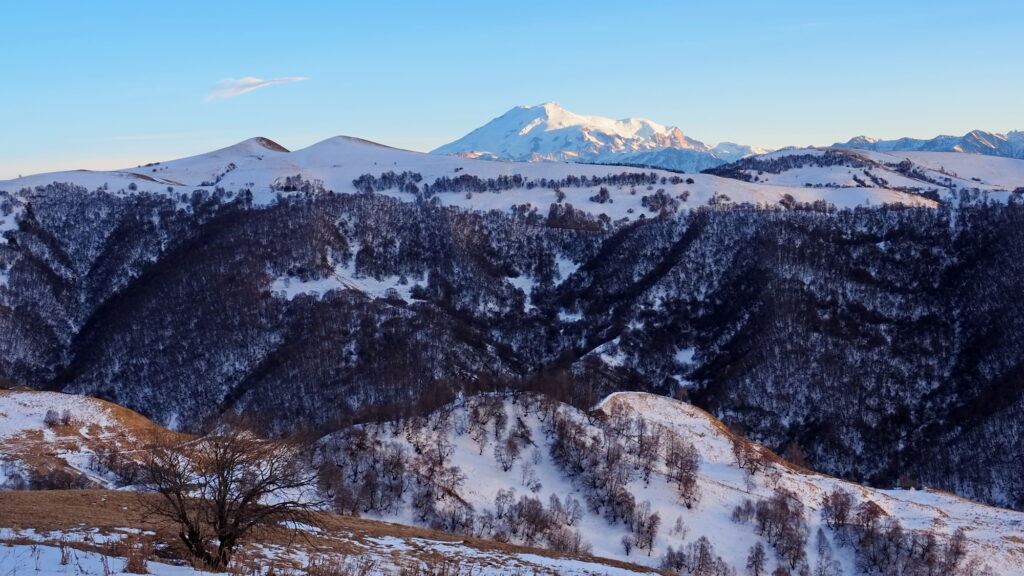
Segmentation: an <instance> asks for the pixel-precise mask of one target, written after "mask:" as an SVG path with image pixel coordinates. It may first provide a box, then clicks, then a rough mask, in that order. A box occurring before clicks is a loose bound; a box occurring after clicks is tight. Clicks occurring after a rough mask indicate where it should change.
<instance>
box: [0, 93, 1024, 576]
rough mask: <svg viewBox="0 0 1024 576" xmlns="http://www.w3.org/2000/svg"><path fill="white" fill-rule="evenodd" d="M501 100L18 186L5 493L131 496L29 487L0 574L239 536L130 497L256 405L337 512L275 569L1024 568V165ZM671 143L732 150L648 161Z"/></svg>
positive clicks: (2, 245)
mask: <svg viewBox="0 0 1024 576" xmlns="http://www.w3.org/2000/svg"><path fill="white" fill-rule="evenodd" d="M495 122H497V123H498V124H493V125H489V126H490V128H488V127H485V128H486V130H484V129H481V130H484V132H483V133H478V132H479V131H478V132H474V133H473V134H471V135H470V136H469V137H467V138H470V140H467V142H466V146H465V147H463V148H461V151H462V152H461V154H462V155H451V154H449V153H457V152H460V150H456V149H454V148H453V149H450V150H442V151H444V152H449V153H445V154H422V153H417V152H410V151H406V150H400V149H395V148H390V147H387V146H382V145H379V144H375V143H373V142H368V141H366V140H361V139H358V138H352V137H336V138H331V139H328V140H325V141H322V142H319V143H316V144H313V145H312V146H309V147H307V148H304V149H300V150H295V151H289V150H287V149H285V148H284V147H282V146H280V145H279V144H277V143H275V142H273V141H271V140H269V139H267V138H253V139H250V140H246V141H243V142H240V143H238V144H235V145H233V146H230V147H227V148H224V149H220V150H216V151H213V152H209V153H206V154H200V155H198V156H193V157H189V158H183V159H179V160H171V161H165V162H156V163H152V164H147V165H145V166H138V167H136V168H130V169H124V170H115V171H71V172H58V173H49V174H39V175H32V176H26V177H22V178H18V179H15V180H8V181H0V381H2V382H3V384H4V388H7V389H8V390H7V391H3V392H0V447H2V448H3V452H2V453H0V483H3V486H4V487H5V488H9V489H26V488H28V489H46V488H60V489H72V488H73V489H85V492H83V493H82V494H83V495H81V496H78V497H73V496H61V498H68V499H69V500H68V501H67V506H85V505H88V504H89V503H91V504H92V505H94V506H95V510H97V514H99V512H98V511H99V510H103V513H102V514H103V516H102V518H104V520H102V525H101V524H100V520H97V524H96V526H95V530H92V529H90V528H83V527H81V526H77V525H76V524H74V523H70V524H69V523H68V522H66V519H63V518H50V517H48V516H46V515H33V514H31V513H29V512H26V510H33V509H34V508H33V507H34V506H38V504H37V503H35V501H32V500H30V499H31V498H32V497H31V496H25V495H23V494H29V493H28V492H25V493H22V492H10V493H7V492H3V493H0V497H2V498H7V499H9V500H8V504H7V505H8V507H9V509H10V510H21V511H22V512H19V513H18V515H17V516H11V519H9V520H8V519H6V518H4V517H3V516H0V518H2V519H3V521H2V522H0V537H2V538H3V539H4V540H6V541H8V543H9V544H11V545H12V547H11V548H9V549H8V551H7V552H0V563H4V565H5V566H7V565H11V566H13V567H14V569H15V570H17V571H19V572H20V571H23V570H30V569H31V568H32V566H33V562H34V561H33V558H38V557H40V555H41V554H46V555H48V557H50V556H52V557H53V558H61V557H64V556H65V555H66V554H70V552H66V551H64V549H65V548H68V546H69V545H68V544H67V543H68V542H69V541H70V542H72V543H73V544H74V546H71V549H73V550H76V552H74V554H78V555H79V556H77V557H79V558H81V560H80V562H81V563H83V564H82V565H84V566H92V567H94V568H95V567H97V566H102V565H104V564H103V563H104V562H106V563H107V564H108V565H109V563H110V562H111V560H109V559H107V560H105V558H113V557H114V556H117V557H122V556H124V557H125V558H128V557H129V556H131V554H134V552H132V551H133V550H135V548H133V546H135V544H132V543H131V542H135V540H132V538H135V536H139V535H142V536H146V538H149V539H150V540H151V541H150V543H149V544H147V546H149V545H152V546H155V548H153V550H155V551H156V552H154V554H157V556H160V555H162V556H160V557H164V558H165V559H166V558H172V559H173V558H182V557H183V555H184V554H185V553H184V552H183V550H184V546H186V545H187V546H189V550H193V551H194V550H196V549H202V548H203V546H207V545H212V544H211V542H215V541H216V542H218V543H220V544H224V542H225V541H229V540H230V543H231V545H232V546H233V545H234V543H233V540H231V538H233V537H234V536H231V535H230V533H229V532H222V533H221V534H222V535H221V536H219V537H217V538H212V537H210V538H206V537H201V536H202V534H200V533H199V532H196V534H199V536H195V538H194V539H190V538H192V536H190V534H191V533H190V532H188V531H187V530H183V531H182V532H181V534H183V535H179V536H177V537H176V532H174V531H168V528H167V527H166V526H165V527H163V528H161V527H160V526H157V525H155V524H151V523H149V522H151V521H150V520H146V521H142V520H138V521H137V520H133V519H132V518H129V516H128V515H127V514H128V512H125V511H126V510H127V511H129V512H131V513H132V514H134V513H135V512H132V511H133V510H135V508H133V506H129V505H128V504H127V503H124V502H122V500H121V499H120V498H122V496H120V495H119V494H120V492H117V490H122V489H136V488H143V487H147V486H148V487H152V486H153V485H154V483H155V482H157V481H159V480H160V479H161V478H163V480H166V477H162V476H160V475H159V474H156V472H154V470H157V471H159V470H163V469H155V468H154V466H153V458H154V457H153V456H152V455H153V454H155V453H158V447H159V446H160V444H159V443H154V440H153V439H154V438H164V439H166V438H171V439H173V440H174V441H175V442H177V446H179V447H184V448H183V449H191V450H200V449H202V448H203V447H204V446H207V445H213V446H217V445H218V444H217V442H218V440H217V438H219V437H220V436H218V435H219V434H225V432H224V430H225V429H226V428H225V426H228V425H229V424H230V423H231V422H236V421H237V420H238V419H241V420H242V421H244V423H245V427H246V432H245V434H246V435H249V436H245V437H246V438H262V439H263V440H258V441H257V442H268V443H269V442H276V441H277V440H276V439H278V438H280V437H285V436H287V437H294V436H295V435H299V436H301V437H302V438H304V439H305V441H304V444H303V446H304V448H303V452H302V458H301V461H297V462H300V463H301V468H302V469H303V470H306V471H307V472H308V473H309V474H310V478H312V479H315V482H314V484H315V486H314V488H313V492H312V494H314V495H313V496H310V497H309V498H310V500H309V501H310V502H313V501H315V502H316V503H317V506H318V510H319V511H318V512H317V513H319V514H325V515H326V516H323V517H315V514H314V515H313V516H303V517H302V518H303V520H302V521H299V520H296V519H294V518H291V519H289V520H288V521H282V522H283V523H278V524H275V526H284V527H286V528H289V529H291V530H293V531H299V532H303V533H305V534H306V535H307V537H308V538H311V539H312V542H314V544H310V541H308V540H307V542H306V544H303V545H296V546H299V547H298V548H296V547H289V546H291V545H290V544H287V543H286V539H282V540H275V539H274V538H277V537H276V536H275V537H270V536H268V538H269V539H268V540H266V541H265V542H264V544H263V545H259V544H257V545H253V544H252V543H244V542H243V543H242V544H239V547H238V549H237V551H234V550H233V549H232V550H228V552H230V553H232V554H234V556H233V557H232V558H234V559H235V560H234V561H235V562H236V563H239V564H240V563H242V562H243V560H242V559H243V558H245V559H246V560H244V562H248V563H249V564H246V565H248V566H250V568H251V569H252V571H254V572H267V571H279V570H293V571H297V572H303V571H304V572H306V573H316V570H319V569H320V568H322V567H323V566H324V564H323V562H328V561H327V560H323V558H328V557H329V558H333V559H332V560H330V561H329V562H328V563H330V562H341V560H338V558H342V557H344V558H349V560H345V561H346V562H352V563H353V564H348V565H347V566H349V568H348V569H347V570H348V572H347V573H355V572H356V571H357V565H356V564H354V563H355V562H360V563H361V564H359V566H364V567H369V568H366V569H367V571H366V572H364V573H367V574H372V573H380V574H389V573H390V574H398V573H403V574H416V573H441V572H429V569H432V568H430V566H434V567H436V566H437V563H436V560H437V558H438V557H439V556H444V555H446V554H456V555H458V557H459V558H462V559H464V561H465V562H464V563H462V564H460V565H462V566H465V567H466V568H465V570H467V571H466V572H461V573H462V574H468V573H472V574H508V575H509V576H511V575H512V574H516V573H523V574H529V573H536V574H605V573H607V574H636V573H651V572H652V571H661V572H659V573H670V574H731V573H733V572H734V571H735V572H737V573H741V572H744V571H751V570H753V571H754V573H758V574H761V573H767V572H763V571H769V572H770V570H772V569H778V570H780V572H778V573H780V574H781V573H789V572H790V571H792V572H796V573H817V574H823V575H833V574H839V573H843V574H940V573H941V574H978V573H984V572H985V571H986V570H987V571H989V572H990V573H994V574H1020V573H1021V571H1020V566H1021V565H1022V564H1024V555H1022V554H1024V552H1022V549H1021V541H1022V540H1021V537H1020V535H1019V531H1020V526H1021V525H1022V524H1021V522H1022V518H1021V513H1020V512H1015V511H1013V510H1022V509H1024V460H1022V459H1020V458H1016V457H1014V456H1013V455H1016V454H1021V453H1024V427H1022V426H1021V422H1024V380H1022V376H1021V375H1022V374H1024V371H1022V367H1024V346H1022V341H1021V339H1022V335H1024V298H1021V288H1020V287H1021V286H1022V285H1024V266H1022V264H1021V259H1020V258H1019V254H1020V253H1022V251H1024V202H1022V193H1024V160H1016V159H1012V158H999V157H993V156H989V155H979V154H968V153H951V152H928V151H915V152H902V151H876V150H859V149H850V148H829V149H816V148H787V149H784V150H779V151H775V152H771V153H764V154H758V153H756V152H757V151H755V150H752V149H736V148H733V150H738V151H737V152H735V153H728V154H727V153H725V152H723V150H724V149H719V152H713V150H714V149H709V148H707V147H706V146H704V145H702V144H700V143H699V142H696V141H692V140H689V139H687V138H686V137H685V136H683V135H682V133H681V132H679V131H678V130H676V129H666V128H663V127H660V126H657V125H655V124H652V123H649V122H647V121H639V120H636V121H624V122H612V121H604V120H601V119H595V118H590V117H578V116H575V115H572V114H570V113H567V112H565V111H564V110H561V109H559V108H557V107H556V106H554V105H545V106H543V107H538V108H517V109H514V110H513V111H512V112H510V113H508V114H506V115H505V116H503V117H502V118H500V119H498V120H496V121H495ZM528 126H530V127H529V128H528ZM491 129H494V130H497V131H505V133H507V132H508V131H512V132H514V133H515V134H518V133H519V132H524V133H525V134H532V131H534V130H538V131H539V132H538V133H537V134H536V135H534V136H532V137H531V138H533V140H529V141H524V140H522V139H520V138H518V137H514V136H515V134H512V136H513V137H509V138H507V139H505V140H503V142H505V143H506V144H507V147H506V148H488V147H485V146H483V145H482V144H481V146H479V147H478V146H477V145H476V143H477V142H479V143H483V142H485V141H489V139H484V138H483V136H486V132H488V131H490V130H491ZM559 131H563V132H562V133H561V135H559V136H555V135H554V133H556V132H559ZM474 134H476V135H477V136H480V137H481V138H480V140H479V141H477V140H473V139H472V138H476V136H474ZM471 137H472V138H471ZM574 139H575V140H574ZM580 139H582V140H584V141H586V142H590V143H591V144H592V145H593V154H594V155H595V156H594V157H593V158H590V159H587V158H583V157H581V156H577V157H573V159H574V160H575V159H584V160H587V161H588V162H590V161H591V160H593V161H594V163H580V162H563V161H560V160H565V159H566V156H564V155H563V152H564V151H566V150H570V149H575V150H578V148H572V146H569V145H565V146H563V145H562V144H566V142H568V143H569V144H571V143H572V142H575V141H579V140H580ZM524 142H526V144H524ZM529 142H532V143H529ZM667 151H678V152H680V153H682V152H686V153H690V152H692V153H693V154H697V155H701V156H700V157H701V158H703V160H701V162H703V164H699V163H698V164H695V166H697V167H700V168H706V167H708V166H712V167H711V168H707V169H706V170H705V171H704V172H690V170H692V167H690V166H687V168H685V169H686V170H687V172H685V173H683V172H680V171H679V168H680V167H681V165H679V166H676V167H674V169H673V170H664V169H653V168H647V167H640V166H636V165H632V164H647V162H642V161H639V160H638V161H636V162H633V161H627V162H624V161H623V159H626V158H633V159H635V158H638V156H634V154H647V153H661V152H667ZM470 152H473V153H470ZM476 152H481V153H479V154H478V153H476ZM483 152H486V153H483ZM672 153H673V154H675V153H676V152H672ZM718 154H720V155H718ZM470 156H473V157H470ZM511 157H516V158H523V159H527V160H537V159H543V160H551V161H543V162H533V161H530V162H518V161H512V160H510V159H507V158H511ZM697 157H698V156H692V158H697ZM488 158H505V159H502V160H491V159H488ZM680 158H681V156H680ZM606 160H607V161H609V162H612V163H613V164H605V163H604V161H606ZM726 160H729V161H728V162H727V161H726ZM623 164H628V165H623ZM226 423H228V424H226ZM230 425H232V426H233V425H234V424H230ZM168 429H170V430H168ZM209 443H212V444H209ZM189 447H191V448H189ZM779 454H781V456H779ZM181 461H182V458H178V457H175V458H171V459H170V460H168V461H165V464H166V463H167V462H172V463H173V462H181ZM197 461H200V462H201V461H203V460H202V459H199V460H197ZM293 464H295V463H294V462H293ZM295 465H296V466H298V464H295ZM197 477H198V478H204V477H206V476H205V475H204V474H199V473H197V474H196V475H193V476H189V482H188V483H186V484H188V485H189V486H192V485H193V484H192V482H195V481H196V478H197ZM243 478H248V477H247V476H243ZM241 484H243V485H250V484H249V483H247V482H244V481H243V482H241ZM256 485H258V483H256ZM162 486H164V492H163V493H167V491H168V489H167V487H166V485H162ZM157 493H158V494H160V493H161V492H160V491H159V490H158V491H157ZM193 495H194V494H193ZM154 497H155V495H154ZM81 498H86V499H87V500H81ZM967 499H970V500H967ZM183 501H184V500H183ZM106 502H110V503H111V504H104V503H106ZM286 502H287V500H286ZM271 503H272V502H269V501H268V503H267V504H268V505H270V504H271ZM140 506H141V505H140ZM146 506H149V505H146ZM992 506H999V507H1002V509H1000V508H994V507H992ZM271 509H272V508H271ZM4 510H6V509H4ZM0 514H2V513H0ZM11 514H14V513H13V512H12V513H11ZM337 514H342V515H343V516H337ZM355 516H363V517H364V518H362V519H357V518H354V517H355ZM133 518H134V517H133ZM316 518H320V520H316ZM314 520H316V521H317V522H319V524H316V523H315V522H314ZM388 522H393V523H399V524H401V525H402V526H397V525H394V524H387V523H388ZM15 523H17V526H15ZM129 523H130V524H132V525H135V524H137V525H138V527H136V528H132V527H131V526H128V525H127V524H129ZM318 526H319V527H318ZM324 526H327V527H330V528H325V527H324ZM129 528H130V529H129ZM132 530H137V531H136V532H133V531H132ZM432 530H440V531H442V532H444V533H447V534H451V533H455V534H459V535H461V536H460V537H459V538H457V539H456V540H455V541H451V540H447V539H446V538H451V536H445V535H443V534H442V533H441V532H432ZM147 531H148V532H147ZM133 534H134V535H135V536H132V535H133ZM282 538H284V537H282ZM463 538H464V540H463ZM105 539H106V540H105ZM115 541H116V542H115ZM62 542H63V544H62ZM117 542H122V544H117ZM107 544H109V546H107ZM307 545H312V546H314V547H313V548H302V546H307ZM105 546H107V547H105ZM117 546H120V547H117ZM315 546H322V548H316V547H315ZM33 547H35V548H33ZM33 550H34V551H33ZM40 550H42V552H41V551H40ZM413 551H414V552H413ZM228 552H225V553H224V556H222V557H220V558H217V559H214V560H210V559H209V558H207V560H206V562H207V566H211V565H212V566H218V567H221V568H222V567H223V564H217V563H216V562H221V561H224V562H226V560H225V559H226V558H228V557H229V555H228ZM406 553H408V554H409V555H410V556H409V558H408V562H405V563H403V561H399V560H398V559H396V558H400V557H401V556H402V555H403V554H406ZM4 554H7V556H4ZM318 554H323V555H326V556H318ZM331 554H340V556H337V557H336V556H330V555H331ZM126 555H127V556H126ZM118 561H119V562H120V560H118ZM69 562H70V560H69ZM125 562H126V564H125V566H126V567H127V559H126V560H125ZM431 562H434V564H431ZM152 565H153V566H155V568H153V570H156V571H157V572H154V573H164V572H159V571H165V572H166V573H168V574H170V573H181V574H187V573H190V572H188V571H186V568H185V567H183V566H170V567H167V568H163V567H159V566H157V563H156V562H155V561H154V562H153V564H152ZM236 565H237V564H236ZM471 565H472V566H477V568H473V569H472V571H471V572H469V570H470V568H469V566H471ZM61 566H65V564H61ZM448 566H449V567H448V568H447V569H448V570H454V569H455V567H454V565H448ZM513 566H518V567H519V568H520V571H519V572H516V571H515V570H516V568H512V567H513ZM750 566H753V567H754V568H750V569H749V570H748V567H750ZM497 567H500V568H497ZM755 568H756V570H755ZM126 569H127V568H126ZM179 569H180V570H179ZM360 569H361V568H360ZM372 570H377V572H373V571H372ZM403 570H405V572H402V571H403ZM417 570H420V571H419V572H417ZM85 571H86V572H88V570H85ZM319 573H321V574H326V572H319ZM343 573H346V572H344V571H343ZM447 573H448V574H457V573H459V572H451V571H449V572H447Z"/></svg>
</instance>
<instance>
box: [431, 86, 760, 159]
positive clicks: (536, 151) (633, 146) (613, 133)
mask: <svg viewBox="0 0 1024 576" xmlns="http://www.w3.org/2000/svg"><path fill="white" fill-rule="evenodd" d="M760 152H763V150H761V149H755V148H751V147H749V146H742V145H738V144H731V143H723V144H721V145H719V146H716V147H711V146H708V145H707V144H705V143H703V142H701V141H699V140H695V139H693V138H690V137H688V136H686V134H684V133H683V131H682V130H681V129H679V128H677V127H675V126H665V125H662V124H658V123H657V122H654V121H651V120H648V119H646V118H625V119H622V120H613V119H611V118H605V117H602V116H592V115H584V114H576V113H574V112H571V111H569V110H566V109H565V108H563V107H562V106H561V105H559V104H558V103H557V102H546V103H544V104H539V105H536V106H517V107H516V108H513V109H511V110H509V111H508V112H506V113H505V114H503V115H501V116H499V117H498V118H495V119H493V120H491V121H490V122H488V123H487V124H485V125H484V126H481V127H480V128H477V129H476V130H474V131H472V132H470V133H469V134H467V135H466V136H464V137H463V138H460V139H459V140H456V141H455V142H452V143H450V144H446V145H444V146H441V147H440V148H438V149H436V150H434V151H433V153H434V154H448V155H456V156H464V157H469V158H489V159H499V160H516V161H526V162H538V161H567V162H596V163H609V164H641V165H650V166H657V167H664V168H669V169H674V170H686V171H698V170H702V169H704V168H708V167H712V166H718V165H721V164H724V163H725V162H727V161H731V160H735V159H738V158H742V157H744V156H747V155H750V154H757V153H760Z"/></svg>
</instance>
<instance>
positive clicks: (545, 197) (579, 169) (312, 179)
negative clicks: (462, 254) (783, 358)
mask: <svg viewBox="0 0 1024 576" xmlns="http://www.w3.org/2000/svg"><path fill="white" fill-rule="evenodd" d="M645 122H646V121H632V122H629V123H624V124H621V125H619V124H614V123H613V126H615V127H616V130H619V131H621V132H622V133H623V134H628V133H634V134H641V135H643V134H648V135H657V134H662V133H663V132H664V131H663V130H662V128H660V127H658V126H657V125H653V124H649V123H645ZM630 131H632V132H630ZM659 131H661V132H659ZM665 138H670V139H671V138H676V136H665ZM678 138H682V136H681V134H680V135H678ZM676 141H679V142H682V140H679V139H677V140H676ZM389 172H390V173H394V174H393V175H392V176H393V177H391V178H386V177H385V176H386V174H387V173H389ZM622 175H635V176H642V177H643V181H642V183H640V182H639V181H638V182H637V183H634V184H627V183H626V181H627V180H628V178H622V177H621V176H622ZM364 176H365V177H366V178H367V179H372V181H373V185H372V190H373V191H374V192H377V193H382V194H387V195H390V196H393V197H395V198H398V199H400V200H403V201H408V202H412V201H417V200H419V199H421V198H422V197H423V196H424V195H425V194H427V193H428V189H429V188H433V189H434V190H436V192H434V193H432V194H430V197H431V198H432V199H435V200H434V201H436V202H438V203H440V204H441V205H455V206H462V207H465V208H467V209H473V210H493V209H497V210H503V211H507V210H511V209H513V208H514V207H516V206H522V205H526V206H528V207H531V208H536V209H537V210H539V211H542V212H544V213H546V212H547V210H548V208H549V206H550V205H551V204H553V203H559V202H561V200H559V198H560V197H562V196H560V195H559V191H561V192H562V194H564V202H565V203H567V204H572V206H573V207H574V208H575V209H576V210H582V211H583V212H585V213H587V214H590V215H594V216H597V215H601V214H605V215H607V216H608V217H610V218H611V219H612V220H619V219H625V220H636V219H637V218H639V217H640V216H641V215H644V214H646V215H648V216H651V215H656V214H658V213H659V212H660V206H661V205H662V204H666V203H667V204H668V205H670V206H671V207H674V209H672V210H670V211H674V210H687V209H690V208H693V207H696V206H701V205H705V204H708V203H709V202H711V201H712V199H714V201H715V202H718V203H722V202H728V203H744V202H746V203H752V204H766V205H777V204H778V202H779V200H781V199H782V198H783V197H784V196H785V195H787V194H788V195H790V196H793V197H794V198H796V199H797V200H798V201H801V202H813V201H815V200H819V199H823V200H825V201H826V202H829V203H831V204H835V205H836V206H837V207H853V206H858V205H880V204H884V203H892V204H905V205H910V206H922V205H923V206H929V205H931V203H930V201H928V200H926V199H923V198H920V197H917V196H914V195H910V194H904V193H901V192H899V191H891V190H880V189H873V188H871V187H870V186H864V187H862V188H846V189H843V190H825V191H821V190H807V189H803V187H802V186H799V185H798V186H794V187H784V186H777V185H773V186H765V185H763V184H761V183H756V182H737V181H736V180H733V179H728V178H720V177H716V176H709V175H704V174H693V175H679V174H676V173H672V172H666V171H661V170H647V169H642V168H635V167H624V166H600V165H588V164H575V163H565V162H542V163H531V162H500V161H488V160H480V159H470V158H461V157H455V156H442V155H436V154H422V153H418V152H411V151H407V150H399V149H396V148H390V147H387V146H382V145H380V144H375V143H373V142H368V141H366V140H361V139H358V138H351V137H347V136H338V137H335V138H330V139H328V140H324V141H322V142H318V143H316V144H314V145H312V146H309V147H307V148H303V149H301V150H296V151H293V152H287V151H285V150H284V148H282V147H280V146H279V145H277V144H275V143H274V142H272V141H270V140H268V139H266V138H252V139H249V140H246V141H244V142H240V143H238V144H235V145H233V146H230V147H227V148H223V149H221V150H216V151H214V152H210V153H207V154H201V155H198V156H192V157H189V158H183V159H180V160H173V161H168V162H161V163H156V164H152V165H147V166H142V167H138V168H133V169H124V170H117V171H112V172H92V171H85V170H79V171H71V172H55V173H47V174H37V175H33V176H26V177H23V178H18V179H15V180H7V181H0V190H6V191H7V192H8V193H10V194H14V195H15V196H16V197H17V196H18V193H19V191H22V190H25V189H33V188H35V187H38V186H46V185H48V184H51V183H54V182H60V183H72V184H75V185H78V186H82V187H84V188H86V189H88V190H105V191H108V192H110V193H114V194H122V195H129V194H132V193H135V192H153V193H157V194H168V195H171V196H172V197H174V198H182V199H181V200H180V203H179V206H180V207H187V203H186V202H185V201H184V199H183V197H182V195H185V194H191V193H192V192H193V191H194V190H196V189H200V190H206V191H209V192H213V191H215V190H218V189H220V190H223V191H225V193H226V194H227V195H228V196H232V195H235V194H239V193H242V191H249V192H251V194H252V201H253V202H254V203H255V204H268V203H271V202H272V201H273V200H274V198H275V197H276V196H277V195H279V194H281V195H289V194H292V195H294V194H296V193H301V192H307V193H322V192H326V191H334V192H337V193H355V192H360V191H366V190H365V189H363V188H362V187H360V186H357V185H356V184H355V181H356V180H357V179H359V178H360V177H364ZM602 189H607V190H608V196H601V190H602ZM656 192H657V193H660V194H663V195H667V197H666V198H664V200H665V201H664V202H662V201H660V200H659V201H658V202H657V204H658V206H659V208H657V209H652V208H650V207H649V206H650V205H651V204H650V203H649V202H648V200H650V199H648V200H645V198H646V197H648V196H651V195H652V193H656ZM0 200H2V198H0ZM16 207H17V206H15V208H16ZM14 217H15V215H14V214H11V215H8V216H2V215H0V230H2V229H4V228H11V227H13V226H14V225H15V223H14Z"/></svg>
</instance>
